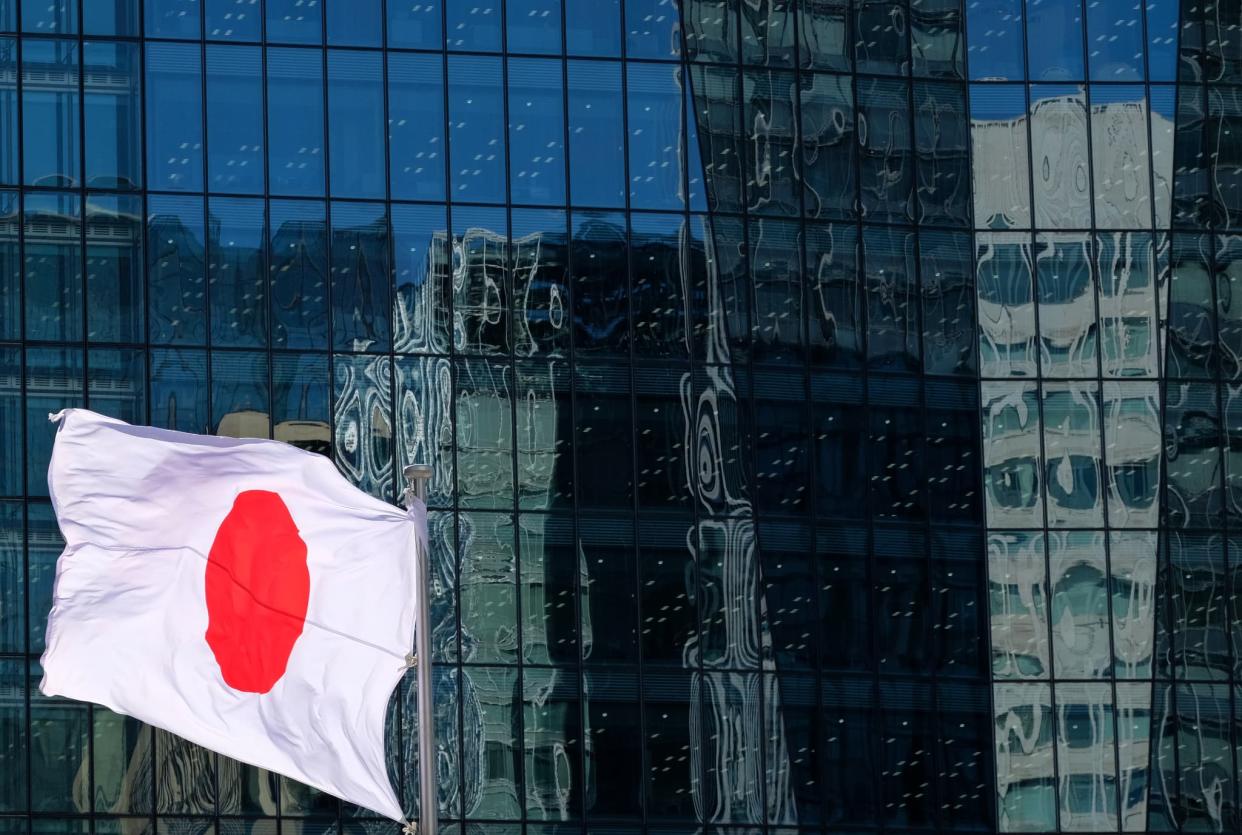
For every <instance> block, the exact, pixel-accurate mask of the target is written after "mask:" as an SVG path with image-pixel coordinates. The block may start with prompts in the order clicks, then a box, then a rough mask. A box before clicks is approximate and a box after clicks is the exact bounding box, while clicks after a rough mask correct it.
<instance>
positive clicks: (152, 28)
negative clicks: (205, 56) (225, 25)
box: [87, 0, 202, 39]
mask: <svg viewBox="0 0 1242 835" xmlns="http://www.w3.org/2000/svg"><path fill="white" fill-rule="evenodd" d="M87 2H88V3H89V2H93V0H87ZM146 9H147V28H146V36H147V37H148V38H190V39H194V38H197V37H199V32H200V31H201V30H200V29H199V15H200V14H201V13H202V7H201V6H200V5H199V2H198V0H146Z"/></svg>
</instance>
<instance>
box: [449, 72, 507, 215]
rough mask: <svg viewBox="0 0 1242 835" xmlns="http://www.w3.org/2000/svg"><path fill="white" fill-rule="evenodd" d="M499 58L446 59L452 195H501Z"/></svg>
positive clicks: (500, 198)
mask: <svg viewBox="0 0 1242 835" xmlns="http://www.w3.org/2000/svg"><path fill="white" fill-rule="evenodd" d="M504 95H505V93H504V85H503V83H502V77H501V62H500V59H499V58H488V57H478V56H465V55H462V56H454V57H452V58H450V59H449V123H450V131H449V144H450V147H451V149H452V151H451V153H452V156H451V159H452V167H451V169H450V170H451V171H452V176H451V179H450V185H451V189H452V191H451V192H450V193H451V194H452V197H453V199H454V200H467V201H470V200H477V201H482V202H488V203H503V202H504V200H505V182H506V179H507V178H506V177H505V105H504Z"/></svg>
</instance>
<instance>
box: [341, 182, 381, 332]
mask: <svg viewBox="0 0 1242 835" xmlns="http://www.w3.org/2000/svg"><path fill="white" fill-rule="evenodd" d="M388 253H389V243H388V216H387V214H386V212H385V210H384V206H383V204H375V203H333V204H332V273H331V275H332V279H331V281H332V308H333V316H332V326H333V340H332V342H333V346H334V347H335V348H337V349H338V350H342V351H388V350H390V349H391V346H390V335H391V333H392V325H391V322H390V317H391V315H392V267H391V265H390V263H389V255H388Z"/></svg>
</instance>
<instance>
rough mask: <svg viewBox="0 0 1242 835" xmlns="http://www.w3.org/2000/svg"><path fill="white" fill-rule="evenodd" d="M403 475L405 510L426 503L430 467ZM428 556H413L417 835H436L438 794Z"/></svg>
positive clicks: (408, 470) (411, 468)
mask: <svg viewBox="0 0 1242 835" xmlns="http://www.w3.org/2000/svg"><path fill="white" fill-rule="evenodd" d="M404 473H405V481H406V488H405V506H406V509H409V508H411V507H413V505H414V501H415V500H418V501H420V502H423V503H426V501H427V482H428V481H429V480H430V479H431V466H430V465H428V464H410V465H409V466H408V467H406V468H405V470H404ZM430 559H431V554H430V553H428V552H426V551H424V552H423V553H422V554H417V555H415V560H414V564H415V571H414V574H415V582H417V583H418V590H419V594H418V595H417V596H416V597H415V601H416V603H415V613H414V617H415V621H414V623H415V628H414V677H415V681H416V682H417V684H418V808H419V821H418V835H436V830H437V828H438V825H437V824H438V821H437V818H438V814H437V813H438V811H439V809H438V806H439V794H438V792H437V791H436V772H437V769H436V747H435V741H436V740H435V714H434V712H433V710H432V706H431V686H432V685H431V584H430V582H429V574H428V565H427V563H428V561H429V560H430Z"/></svg>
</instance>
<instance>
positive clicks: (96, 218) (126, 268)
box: [86, 194, 146, 342]
mask: <svg viewBox="0 0 1242 835" xmlns="http://www.w3.org/2000/svg"><path fill="white" fill-rule="evenodd" d="M142 231H143V220H142V199H141V198H139V197H138V196H136V195H135V196H132V197H124V196H122V197H118V196H112V195H106V194H92V195H89V196H88V197H87V200H86V317H87V319H86V328H87V338H88V339H90V340H92V341H95V342H141V341H142V339H143V334H144V330H143V322H144V313H145V308H146V305H145V304H144V303H143V289H142V279H143V260H142Z"/></svg>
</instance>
